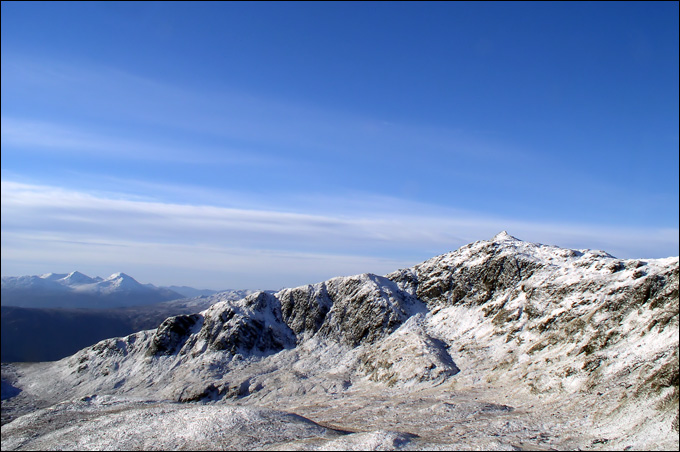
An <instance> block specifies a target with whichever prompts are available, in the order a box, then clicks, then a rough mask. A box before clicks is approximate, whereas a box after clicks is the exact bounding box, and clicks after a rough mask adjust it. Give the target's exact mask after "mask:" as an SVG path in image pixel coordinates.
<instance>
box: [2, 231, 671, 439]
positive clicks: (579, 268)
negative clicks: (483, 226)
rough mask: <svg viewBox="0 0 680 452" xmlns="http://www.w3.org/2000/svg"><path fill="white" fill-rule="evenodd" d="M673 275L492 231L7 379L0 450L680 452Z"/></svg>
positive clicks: (166, 325) (660, 264)
mask: <svg viewBox="0 0 680 452" xmlns="http://www.w3.org/2000/svg"><path fill="white" fill-rule="evenodd" d="M679 276H680V271H679V266H678V257H669V258H665V259H646V260H640V259H617V258H616V257H614V256H612V255H610V254H608V253H606V252H604V251H599V250H588V249H564V248H558V247H555V246H550V245H542V244H539V243H531V242H524V241H522V240H519V239H517V238H515V237H512V236H511V235H509V234H508V233H506V232H501V233H499V234H498V235H496V236H495V237H493V238H491V239H490V240H484V241H478V242H474V243H471V244H468V245H466V246H463V247H461V248H460V249H458V250H456V251H453V252H450V253H446V254H442V255H440V256H435V257H433V258H431V259H429V260H427V261H425V262H422V263H420V264H417V265H414V266H412V267H409V268H404V269H400V270H396V271H394V272H392V273H389V274H387V275H384V276H379V275H375V274H371V273H364V274H361V275H354V276H339V277H336V278H332V279H329V280H327V281H323V282H319V283H315V284H308V285H304V286H299V287H293V288H286V289H282V290H280V291H278V292H275V293H274V292H257V293H253V294H250V295H248V296H246V297H245V298H240V299H236V300H234V299H226V300H224V301H220V302H217V303H214V304H212V305H211V306H210V307H209V308H207V309H204V310H199V309H196V310H195V311H194V313H192V314H183V315H178V316H175V317H170V318H167V319H166V320H165V321H163V322H162V323H161V324H160V325H159V327H158V328H157V329H155V330H145V331H140V332H138V333H134V334H130V335H128V336H125V337H117V338H111V339H106V340H103V341H101V342H99V343H97V344H95V345H93V346H90V347H87V348H84V349H82V350H80V351H79V352H77V353H75V354H74V355H73V356H70V357H67V358H64V359H62V360H60V361H57V362H53V363H11V364H7V363H3V365H2V380H3V381H2V383H3V398H4V400H3V403H2V423H3V424H4V425H3V427H2V446H3V450H26V449H33V450H44V449H59V450H65V449H66V450H70V449H74V450H79V449H97V450H104V449H114V448H115V449H120V450H148V449H149V448H158V449H167V450H177V449H186V450H195V449H219V448H223V447H224V446H225V445H229V446H230V447H233V448H234V449H239V450H265V449H266V450H272V449H279V450H594V449H597V450H602V449H607V450H678V422H679V420H678V394H679V391H678V382H679V379H678V369H679V367H678V281H679ZM213 297H214V299H215V300H216V299H217V298H218V297H217V296H213ZM201 309H203V308H201ZM3 317H4V313H3ZM34 328H35V329H40V328H41V327H40V326H35V327H34ZM4 332H5V328H4V326H3V334H4ZM59 334H62V333H56V334H52V335H47V336H46V337H45V339H43V340H45V341H50V340H57V339H58V337H59ZM4 342H5V341H4V337H3V345H4ZM177 402H180V403H177ZM191 402H209V403H191ZM39 408H48V409H44V410H40V409H39ZM36 410H37V411H36ZM9 421H11V422H10V423H7V422H9Z"/></svg>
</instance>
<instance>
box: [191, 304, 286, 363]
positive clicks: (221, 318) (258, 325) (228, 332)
mask: <svg viewBox="0 0 680 452" xmlns="http://www.w3.org/2000/svg"><path fill="white" fill-rule="evenodd" d="M211 314H212V315H210V316H209V317H207V318H206V321H205V323H204V325H203V327H202V328H201V331H200V333H199V334H198V338H199V339H204V340H205V341H206V342H207V344H208V347H209V348H210V349H212V350H224V351H227V352H230V353H231V354H237V353H253V352H255V353H258V352H259V353H260V354H263V353H275V352H278V351H281V350H283V349H284V348H291V347H294V346H295V335H294V334H293V332H292V331H291V329H290V328H289V327H288V325H286V324H285V323H284V322H283V318H282V313H281V304H280V303H279V300H278V299H277V298H276V297H274V296H273V295H272V294H269V293H266V292H258V293H256V294H253V295H249V296H247V297H246V298H244V299H243V300H240V301H238V302H234V303H231V304H224V305H220V306H219V311H216V312H215V313H211Z"/></svg>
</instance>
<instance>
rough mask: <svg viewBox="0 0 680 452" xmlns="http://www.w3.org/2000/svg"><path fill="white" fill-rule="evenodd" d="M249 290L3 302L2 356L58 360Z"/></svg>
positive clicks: (5, 358)
mask: <svg viewBox="0 0 680 452" xmlns="http://www.w3.org/2000/svg"><path fill="white" fill-rule="evenodd" d="M250 293H253V291H250V290H227V291H223V292H220V293H217V294H214V295H211V296H199V297H193V298H183V299H179V300H173V301H164V302H161V303H154V304H151V305H144V306H131V307H125V308H117V309H77V308H69V309H63V308H62V309H59V308H20V307H16V306H2V307H1V309H2V316H0V320H1V322H2V329H1V331H2V342H1V344H2V362H25V361H55V360H58V359H61V358H64V357H66V356H69V355H72V354H73V353H75V352H77V351H78V350H80V349H82V348H84V347H87V346H89V345H93V344H95V343H97V342H99V341H101V340H102V339H106V338H110V337H115V336H127V335H128V334H132V333H135V332H137V331H141V330H147V329H151V328H156V327H158V325H160V324H161V322H162V321H163V320H165V319H166V318H168V317H172V316H176V315H181V314H191V313H193V312H198V311H202V310H204V309H207V308H208V307H210V306H212V305H213V304H215V303H219V302H221V301H226V300H239V299H241V298H243V297H244V296H246V295H248V294H250Z"/></svg>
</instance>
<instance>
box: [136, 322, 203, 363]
mask: <svg viewBox="0 0 680 452" xmlns="http://www.w3.org/2000/svg"><path fill="white" fill-rule="evenodd" d="M202 320H203V316H202V315H200V314H191V315H178V316H175V317H170V318H168V319H166V320H165V321H164V322H163V323H161V325H160V326H159V327H158V329H157V330H156V334H155V335H154V337H153V339H152V341H151V345H150V347H149V349H148V351H147V355H149V356H159V355H172V354H174V353H176V352H177V350H179V349H180V348H181V346H182V345H183V344H184V342H186V340H187V339H188V338H189V335H190V334H191V330H192V328H193V327H194V325H196V324H197V323H198V322H200V321H202Z"/></svg>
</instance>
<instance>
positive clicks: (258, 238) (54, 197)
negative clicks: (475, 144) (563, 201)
mask: <svg viewBox="0 0 680 452" xmlns="http://www.w3.org/2000/svg"><path fill="white" fill-rule="evenodd" d="M327 201H328V200H327ZM385 201H386V200H385V199H382V200H380V201H379V200H377V199H376V200H374V207H375V208H370V207H369V204H370V203H371V202H370V201H369V200H368V199H364V200H363V201H362V202H359V203H357V204H356V205H355V206H354V210H353V211H352V206H351V202H347V203H346V205H345V206H344V208H343V209H342V212H343V213H341V214H340V213H332V212H329V211H324V208H323V204H327V203H321V204H319V205H317V207H316V209H315V212H312V211H306V212H304V211H302V212H286V211H283V210H274V209H243V208H227V207H220V206H213V205H192V204H176V203H167V202H153V201H140V200H137V199H129V198H128V197H127V196H125V195H119V196H115V195H114V194H112V193H108V194H106V195H104V194H91V193H86V192H79V191H75V190H66V189H62V188H55V187H49V186H39V185H29V184H23V183H16V182H10V181H4V182H3V183H2V212H3V215H2V260H3V273H4V272H10V273H7V274H12V273H11V270H10V269H12V268H23V265H25V264H26V263H27V262H28V261H30V260H32V259H35V260H36V261H41V262H45V263H49V262H62V265H63V263H64V262H72V265H74V266H78V268H81V269H83V270H84V268H83V267H84V266H94V267H96V268H99V267H101V266H103V265H105V263H108V264H107V265H108V268H109V269H110V270H111V271H112V272H113V271H116V270H127V269H130V268H135V269H137V268H138V269H139V271H140V272H142V273H147V272H149V268H156V269H158V268H166V269H170V270H171V271H172V272H175V273H182V274H183V275H185V277H186V278H189V279H191V280H192V281H198V279H200V278H204V277H205V275H212V277H213V281H214V280H215V278H218V276H217V275H218V274H219V275H220V277H219V280H221V281H223V282H224V285H223V286H222V287H245V286H248V287H260V288H261V287H282V286H289V285H297V284H303V283H306V282H314V281H316V280H322V279H326V278H329V277H332V276H338V275H341V274H353V273H363V272H367V271H369V272H374V273H387V272H389V271H392V270H395V269H397V268H400V267H404V266H409V265H413V264H415V263H417V262H420V261H422V260H424V259H426V258H428V257H431V256H433V255H436V254H440V253H443V252H447V251H450V250H453V249H456V248H458V247H459V246H461V245H463V244H465V243H468V242H471V241H474V240H483V239H488V238H490V237H491V236H493V235H494V234H495V233H497V232H499V231H500V230H502V229H507V230H509V231H510V233H512V234H514V235H516V236H518V237H520V238H522V239H526V240H529V241H536V242H542V243H549V244H557V245H561V246H566V247H575V248H584V247H591V248H600V249H605V250H607V251H609V252H612V253H613V254H615V255H619V257H662V256H663V257H665V256H667V255H670V254H677V249H678V231H677V230H671V229H667V230H654V229H623V228H619V229H616V228H612V227H604V226H603V227H600V228H594V227H592V226H580V225H551V224H540V223H527V222H522V221H516V220H513V219H507V218H506V219H500V218H489V217H483V216H481V215H476V216H475V215H473V214H470V213H468V214H466V215H461V216H456V215H455V214H454V213H453V212H450V211H449V212H447V211H446V210H445V209H441V210H440V211H439V213H438V212H437V209H435V208H434V206H413V205H409V203H408V202H404V203H403V204H402V209H395V207H396V206H397V205H399V203H400V201H399V200H397V199H393V200H391V203H392V205H391V206H389V207H386V205H385ZM378 205H381V206H382V207H381V208H378V207H377V206H378ZM409 209H410V211H411V212H413V213H411V214H409V213H407V212H409ZM329 210H334V209H329ZM640 249H646V250H649V249H655V250H657V252H658V253H659V254H658V255H657V256H648V255H647V256H644V255H639V254H635V253H636V252H637V251H639V250H640ZM672 250H675V253H673V252H669V251H672ZM113 267H116V268H113ZM122 267H124V268H122ZM50 270H54V269H46V270H45V271H50ZM64 270H67V269H64ZM170 270H169V271H170ZM37 273H39V272H37ZM189 275H191V276H189ZM246 281H247V284H246ZM187 282H191V281H187ZM168 283H169V282H168ZM211 286H215V284H211Z"/></svg>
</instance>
